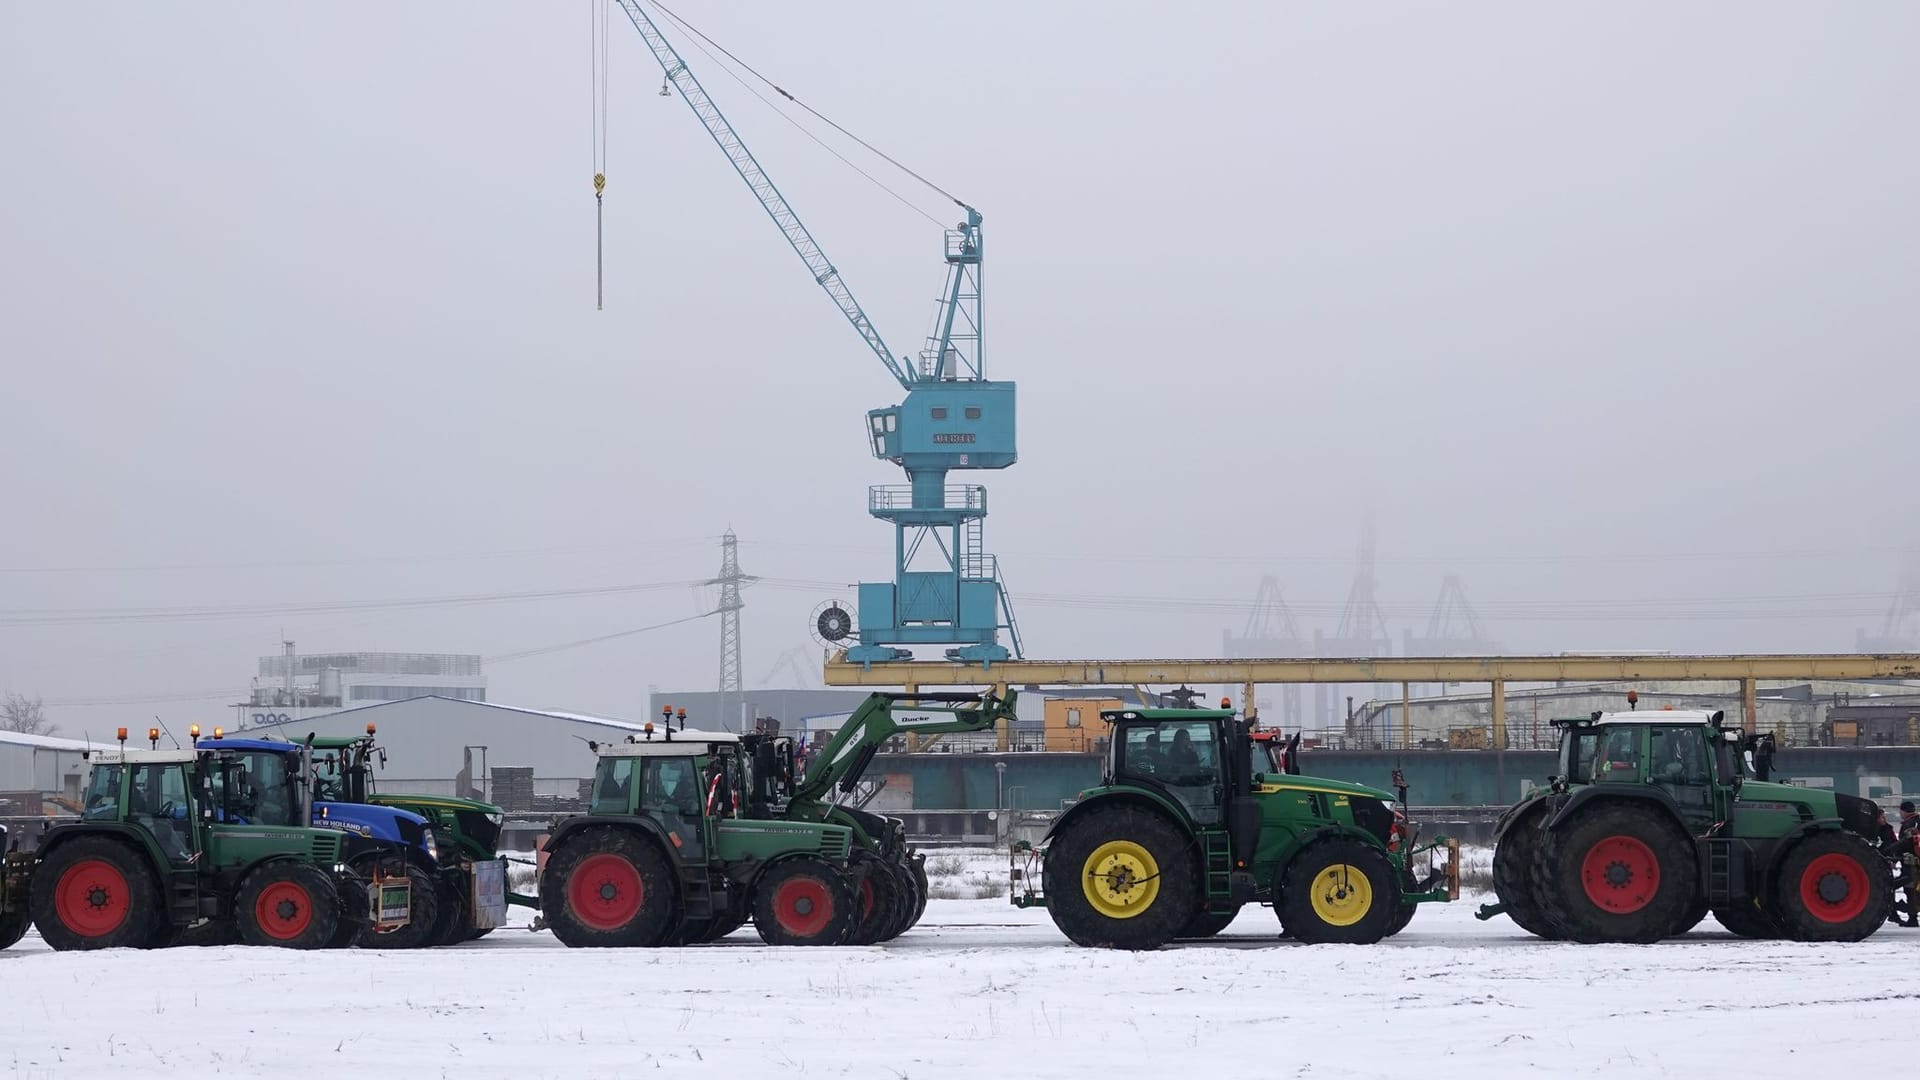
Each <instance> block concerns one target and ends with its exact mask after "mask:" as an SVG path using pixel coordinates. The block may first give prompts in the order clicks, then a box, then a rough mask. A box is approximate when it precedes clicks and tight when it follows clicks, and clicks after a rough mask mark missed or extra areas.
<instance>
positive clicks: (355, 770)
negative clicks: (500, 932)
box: [307, 723, 540, 945]
mask: <svg viewBox="0 0 1920 1080" xmlns="http://www.w3.org/2000/svg"><path fill="white" fill-rule="evenodd" d="M374 739H375V728H374V726H373V724H371V723H369V724H368V725H367V733H366V734H365V735H312V736H308V738H307V743H308V745H310V746H311V747H312V748H313V770H314V772H313V783H314V800H315V801H316V802H326V801H332V802H341V803H365V804H368V805H372V806H387V807H392V808H394V809H398V810H406V811H409V812H411V813H415V814H418V815H420V816H421V817H423V818H425V819H426V820H427V824H428V826H429V827H430V828H431V829H432V830H433V836H434V841H435V847H436V851H437V855H438V859H437V862H438V868H437V869H438V873H437V875H436V883H435V892H436V893H437V894H438V905H437V907H438V912H439V915H438V920H437V923H438V924H437V926H436V927H435V928H434V930H433V932H432V934H431V935H430V938H431V940H430V942H429V943H430V944H438V945H447V944H453V943H455V942H460V941H467V940H471V939H473V938H478V937H484V936H486V935H487V934H490V933H492V932H493V927H492V926H491V925H487V924H488V923H489V922H490V920H489V919H486V918H478V919H477V918H476V913H479V912H484V911H485V910H486V908H487V907H488V906H490V905H489V904H487V903H485V901H493V900H498V899H499V898H500V896H498V895H494V896H484V897H482V896H479V895H477V894H481V893H498V894H501V895H504V898H505V902H506V903H508V904H518V905H520V906H521V907H530V908H538V907H539V906H540V901H539V900H538V899H537V898H535V897H532V896H524V895H521V894H519V893H514V892H509V891H507V886H506V880H507V874H506V860H505V859H504V858H502V856H501V855H500V850H499V843H500V826H501V824H502V823H503V822H504V821H505V820H506V813H505V811H503V810H501V808H500V807H498V806H495V805H493V804H492V803H487V802H481V801H479V800H476V799H462V798H456V797H454V796H451V795H416V794H409V793H406V792H389V791H378V790H376V787H375V783H374V776H373V772H374V765H375V763H376V762H378V763H380V764H383V765H384V763H385V761H386V752H385V751H384V750H382V749H381V748H380V747H379V746H378V745H377V744H376V743H375V741H374ZM476 900H480V901H482V903H480V904H479V905H478V906H476Z"/></svg>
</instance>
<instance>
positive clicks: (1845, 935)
mask: <svg viewBox="0 0 1920 1080" xmlns="http://www.w3.org/2000/svg"><path fill="white" fill-rule="evenodd" d="M1892 903H1893V880H1892V877H1891V876H1890V875H1889V874H1888V872H1887V862H1886V860H1885V859H1884V858H1882V857H1881V856H1880V853H1879V852H1877V851H1875V850H1873V848H1871V847H1869V846H1868V845H1867V842H1866V841H1864V840H1862V839H1860V838H1859V837H1857V836H1854V835H1853V834H1851V833H1844V832H1839V831H1828V832H1818V833H1814V834H1813V835H1812V836H1809V837H1807V838H1806V839H1805V840H1802V841H1800V842H1799V843H1797V844H1795V845H1793V848H1792V850H1790V851H1788V852H1787V857H1786V858H1785V859H1784V860H1782V861H1781V863H1780V873H1779V877H1778V878H1777V879H1776V880H1775V881H1774V884H1773V910H1774V912H1775V916H1774V917H1775V918H1776V919H1778V920H1779V922H1780V925H1781V928H1782V929H1784V930H1785V931H1786V932H1787V935H1788V936H1789V937H1792V938H1794V939H1795V940H1797V941H1860V940H1862V939H1864V938H1866V937H1868V936H1870V935H1871V934H1872V933H1873V932H1874V931H1876V930H1878V929H1880V927H1882V926H1884V925H1886V921H1887V910H1888V907H1889V905H1891V904H1892Z"/></svg>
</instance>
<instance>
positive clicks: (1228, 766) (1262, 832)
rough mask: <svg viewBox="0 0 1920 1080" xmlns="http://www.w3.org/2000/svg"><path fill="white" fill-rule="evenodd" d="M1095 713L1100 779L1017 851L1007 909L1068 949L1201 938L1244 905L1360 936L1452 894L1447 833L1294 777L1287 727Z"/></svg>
mask: <svg viewBox="0 0 1920 1080" xmlns="http://www.w3.org/2000/svg"><path fill="white" fill-rule="evenodd" d="M1101 717H1102V719H1104V720H1106V721H1107V722H1108V723H1109V724H1110V725H1112V738H1111V740H1110V743H1109V748H1108V752H1107V757H1106V761H1105V763H1104V764H1103V767H1102V777H1101V783H1100V786H1098V787H1096V788H1092V789H1090V790H1088V791H1083V792H1081V793H1080V795H1079V797H1078V799H1077V800H1076V801H1075V802H1074V804H1073V806H1072V807H1071V808H1069V809H1068V810H1067V812H1066V813H1064V814H1062V815H1061V816H1060V817H1059V818H1058V819H1057V820H1056V821H1055V822H1054V824H1053V827H1052V829H1050V830H1049V831H1048V833H1047V835H1046V838H1045V839H1044V840H1043V841H1042V842H1041V846H1040V847H1039V848H1038V849H1032V848H1029V847H1027V846H1026V845H1024V844H1017V845H1015V852H1014V853H1015V860H1016V863H1017V864H1023V865H1016V866H1015V867H1014V870H1013V884H1014V894H1013V903H1014V904H1015V905H1016V906H1019V907H1045V908H1046V909H1047V910H1048V912H1049V913H1050V914H1051V915H1052V916H1053V921H1054V925H1056V926H1058V927H1059V928H1060V930H1061V932H1062V933H1064V934H1066V935H1067V937H1068V938H1069V939H1070V940H1072V941H1073V942H1075V943H1076V944H1079V945H1089V946H1101V947H1111V948H1120V949H1153V948H1158V947H1159V946H1161V945H1164V944H1166V943H1167V942H1169V941H1172V940H1173V939H1175V938H1177V937H1204V936H1209V935H1211V934H1215V933H1218V932H1219V931H1220V930H1222V929H1224V928H1225V927H1226V926H1227V924H1228V923H1229V922H1231V921H1232V919H1233V917H1234V916H1235V915H1236V914H1237V913H1238V912H1239V910H1240V908H1241V906H1242V905H1244V904H1249V903H1261V904H1271V905H1273V907H1274V909H1275V911H1276V912H1277V913H1278V914H1279V916H1280V923H1281V928H1282V931H1283V932H1284V933H1285V934H1286V935H1288V936H1290V937H1293V938H1296V939H1298V940H1300V941H1302V942H1307V943H1318V942H1345V943H1351V944H1370V943H1372V942H1376V941H1379V940H1380V939H1381V938H1383V937H1386V936H1387V935H1389V934H1393V933H1397V932H1398V931H1399V930H1401V929H1402V928H1404V927H1405V926H1406V925H1407V922H1408V920H1410V919H1411V918H1412V916H1413V912H1414V906H1415V905H1416V904H1421V903H1426V902H1429V901H1443V900H1452V899H1456V898H1457V897H1458V896H1459V889H1460V879H1459V844H1458V842H1456V841H1452V840H1448V839H1446V838H1444V837H1442V838H1437V839H1434V840H1432V841H1430V842H1427V843H1425V844H1422V843H1421V841H1420V838H1419V828H1418V825H1417V824H1415V823H1414V822H1412V821H1410V820H1408V819H1407V817H1406V815H1405V814H1404V813H1403V812H1402V810H1401V808H1400V807H1399V806H1398V805H1396V802H1395V799H1394V797H1393V796H1392V795H1390V794H1388V793H1387V792H1385V791H1381V790H1378V789H1375V788H1370V787H1364V786H1362V785H1359V784H1349V783H1343V782H1341V781H1337V780H1323V779H1318V778H1314V777H1309V776H1303V775H1301V774H1300V771H1299V769H1300V751H1299V740H1298V737H1297V736H1296V737H1295V738H1294V739H1293V740H1291V741H1290V742H1289V743H1288V744H1286V750H1285V751H1284V752H1278V751H1280V747H1279V746H1278V745H1276V744H1274V743H1273V742H1272V741H1271V740H1270V739H1269V738H1267V737H1265V733H1260V732H1256V731H1255V730H1254V726H1253V725H1252V724H1249V723H1248V722H1247V721H1245V720H1241V719H1236V718H1235V717H1234V714H1233V712H1232V711H1231V710H1229V709H1224V708H1223V709H1217V710H1215V709H1119V710H1107V711H1105V712H1102V713H1101ZM1402 801H1404V799H1403V800H1402ZM1442 854H1444V856H1445V860H1444V862H1443V863H1441V864H1440V865H1438V866H1436V865H1435V860H1436V858H1439V857H1440V856H1441V855H1442ZM1035 862H1038V863H1039V868H1040V869H1039V875H1038V876H1039V877H1040V881H1041V887H1040V889H1038V890H1036V889H1034V887H1033V884H1034V882H1033V879H1034V877H1035V873H1034V870H1033V864H1034V863H1035ZM1416 864H1424V870H1425V873H1424V874H1423V875H1422V874H1416V871H1415V866H1416Z"/></svg>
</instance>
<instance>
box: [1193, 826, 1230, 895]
mask: <svg viewBox="0 0 1920 1080" xmlns="http://www.w3.org/2000/svg"><path fill="white" fill-rule="evenodd" d="M1200 837H1201V840H1200V843H1201V853H1202V855H1203V856H1204V857H1205V858H1206V863H1207V899H1209V900H1224V899H1227V898H1228V897H1230V896H1231V895H1232V894H1233V842H1232V840H1230V839H1229V838H1228V837H1227V833H1226V830H1224V829H1209V830H1208V831H1206V832H1204V833H1201V834H1200Z"/></svg>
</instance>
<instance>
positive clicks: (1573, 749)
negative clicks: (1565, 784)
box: [1560, 731, 1600, 784]
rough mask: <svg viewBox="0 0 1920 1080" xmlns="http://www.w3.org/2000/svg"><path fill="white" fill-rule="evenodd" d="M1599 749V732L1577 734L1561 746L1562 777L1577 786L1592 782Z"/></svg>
mask: <svg viewBox="0 0 1920 1080" xmlns="http://www.w3.org/2000/svg"><path fill="white" fill-rule="evenodd" d="M1599 749H1600V734H1599V732H1595V731H1581V732H1577V733H1575V734H1574V735H1573V736H1572V737H1571V738H1569V739H1567V740H1566V741H1565V742H1563V743H1561V744H1560V775H1561V776H1564V777H1566V778H1567V780H1568V781H1569V782H1571V783H1575V784H1584V783H1587V782H1588V781H1590V780H1592V779H1593V759H1594V754H1595V753H1596V752H1597V751H1598V750H1599Z"/></svg>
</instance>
